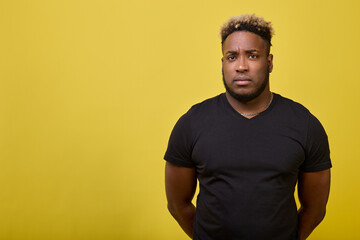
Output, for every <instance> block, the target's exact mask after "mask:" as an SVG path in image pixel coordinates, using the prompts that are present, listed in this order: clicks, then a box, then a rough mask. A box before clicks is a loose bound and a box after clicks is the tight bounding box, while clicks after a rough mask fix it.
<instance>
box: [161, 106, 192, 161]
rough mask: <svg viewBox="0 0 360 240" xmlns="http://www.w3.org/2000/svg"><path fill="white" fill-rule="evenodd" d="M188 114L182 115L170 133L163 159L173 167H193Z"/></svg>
mask: <svg viewBox="0 0 360 240" xmlns="http://www.w3.org/2000/svg"><path fill="white" fill-rule="evenodd" d="M190 120H191V119H190V116H189V112H188V113H186V114H185V115H183V116H182V117H181V118H180V119H179V120H178V121H177V123H176V124H175V126H174V129H173V130H172V132H171V135H170V139H169V143H168V147H167V150H166V153H165V156H164V159H165V160H166V161H168V162H171V163H173V164H175V165H179V166H183V167H191V168H192V167H195V164H194V162H193V161H192V158H191V154H192V147H193V139H192V131H191V122H190Z"/></svg>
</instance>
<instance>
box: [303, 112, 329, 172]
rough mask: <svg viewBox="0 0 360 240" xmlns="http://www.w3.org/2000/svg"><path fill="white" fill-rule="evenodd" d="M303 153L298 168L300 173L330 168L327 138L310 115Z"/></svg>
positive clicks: (318, 123)
mask: <svg viewBox="0 0 360 240" xmlns="http://www.w3.org/2000/svg"><path fill="white" fill-rule="evenodd" d="M305 151H306V155H305V161H304V162H303V164H302V165H301V166H300V170H301V171H303V172H316V171H322V170H325V169H329V168H331V167H332V164H331V160H330V149H329V142H328V137H327V135H326V132H325V130H324V128H323V126H322V125H321V123H320V122H319V120H318V119H317V118H315V117H314V116H313V115H311V114H310V118H309V122H308V132H307V142H306V149H305Z"/></svg>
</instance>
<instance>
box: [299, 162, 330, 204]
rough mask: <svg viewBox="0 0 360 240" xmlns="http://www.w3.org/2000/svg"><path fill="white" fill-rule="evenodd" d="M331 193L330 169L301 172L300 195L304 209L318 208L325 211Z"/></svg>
mask: <svg viewBox="0 0 360 240" xmlns="http://www.w3.org/2000/svg"><path fill="white" fill-rule="evenodd" d="M329 191H330V169H326V170H323V171H317V172H300V175H299V180H298V194H299V200H300V203H301V206H302V207H316V208H321V209H323V210H324V211H325V208H326V204H327V200H328V197H329Z"/></svg>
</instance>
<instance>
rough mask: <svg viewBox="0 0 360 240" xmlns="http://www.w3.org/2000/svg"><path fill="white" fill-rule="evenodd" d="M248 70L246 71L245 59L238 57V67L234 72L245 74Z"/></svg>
mask: <svg viewBox="0 0 360 240" xmlns="http://www.w3.org/2000/svg"><path fill="white" fill-rule="evenodd" d="M248 70H249V69H248V65H247V62H246V59H245V57H240V58H239V60H238V66H237V68H236V71H237V72H245V71H248Z"/></svg>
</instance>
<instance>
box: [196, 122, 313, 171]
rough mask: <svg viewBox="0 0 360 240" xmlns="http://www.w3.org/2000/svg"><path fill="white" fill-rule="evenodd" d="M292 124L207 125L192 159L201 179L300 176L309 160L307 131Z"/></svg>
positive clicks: (236, 123)
mask: <svg viewBox="0 0 360 240" xmlns="http://www.w3.org/2000/svg"><path fill="white" fill-rule="evenodd" d="M304 131H305V130H304V129H301V128H295V127H293V125H292V124H291V123H290V124H289V123H286V122H279V123H277V124H261V123H256V122H251V123H248V122H245V123H244V122H239V121H224V122H222V121H219V122H216V123H212V124H204V125H203V126H202V128H201V131H199V134H198V136H197V141H196V142H195V145H194V148H193V153H192V158H193V161H194V162H195V163H196V165H197V170H198V174H199V177H200V178H201V177H207V176H212V177H214V176H221V175H233V176H234V177H242V176H246V175H249V174H252V175H255V176H257V175H259V173H261V176H266V177H267V178H274V177H279V178H286V177H288V176H292V177H295V178H296V177H297V174H298V169H299V167H300V165H301V164H302V162H303V161H304V159H305V151H304V145H305V142H306V141H305V140H306V131H305V132H304Z"/></svg>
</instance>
